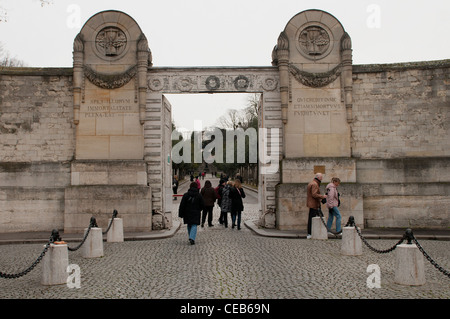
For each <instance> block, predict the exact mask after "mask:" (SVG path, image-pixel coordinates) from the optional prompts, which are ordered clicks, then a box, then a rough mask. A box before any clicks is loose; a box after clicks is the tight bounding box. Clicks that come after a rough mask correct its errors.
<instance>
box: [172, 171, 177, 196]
mask: <svg viewBox="0 0 450 319" xmlns="http://www.w3.org/2000/svg"><path fill="white" fill-rule="evenodd" d="M172 191H173V194H174V195H177V192H178V177H177V175H175V176H174V177H173V179H172ZM173 199H174V200H177V197H176V196H174V197H173Z"/></svg>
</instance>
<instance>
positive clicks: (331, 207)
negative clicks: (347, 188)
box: [326, 177, 342, 234]
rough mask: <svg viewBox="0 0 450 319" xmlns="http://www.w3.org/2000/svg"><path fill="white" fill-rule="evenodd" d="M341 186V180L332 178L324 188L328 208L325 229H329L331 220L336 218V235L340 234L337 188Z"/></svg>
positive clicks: (331, 223)
mask: <svg viewBox="0 0 450 319" xmlns="http://www.w3.org/2000/svg"><path fill="white" fill-rule="evenodd" d="M339 184H341V180H340V179H339V178H337V177H333V178H332V179H331V183H329V184H328V185H327V187H326V190H327V191H326V192H327V207H328V221H327V228H328V230H330V229H331V226H332V225H333V219H334V217H336V233H337V234H341V233H342V227H341V219H342V217H341V212H340V211H339V208H338V207H339V206H340V200H339V192H338V189H337V187H338V186H339Z"/></svg>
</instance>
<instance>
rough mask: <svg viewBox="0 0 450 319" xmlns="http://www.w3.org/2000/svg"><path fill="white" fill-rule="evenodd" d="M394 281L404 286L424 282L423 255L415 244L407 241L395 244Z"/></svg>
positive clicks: (419, 284)
mask: <svg viewBox="0 0 450 319" xmlns="http://www.w3.org/2000/svg"><path fill="white" fill-rule="evenodd" d="M394 282H395V283H396V284H399V285H405V286H421V285H424V284H425V282H426V280H425V265H424V262H423V255H422V253H421V252H420V250H419V248H417V246H416V245H413V244H411V243H408V244H401V245H398V246H397V248H396V255H395V277H394Z"/></svg>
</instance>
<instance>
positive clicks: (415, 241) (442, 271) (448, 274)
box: [412, 235, 450, 278]
mask: <svg viewBox="0 0 450 319" xmlns="http://www.w3.org/2000/svg"><path fill="white" fill-rule="evenodd" d="M412 240H413V241H414V243H415V244H416V246H417V248H419V250H420V252H421V253H422V254H423V255H424V257H425V258H426V259H427V260H428V261H429V262H430V263H431V264H432V265H433V266H434V267H435V268H436V269H437V270H439V271H440V272H441V273H443V274H444V275H446V276H447V277H449V278H450V271H448V270H445V269H444V268H443V267H441V266H439V265H438V264H437V262H435V261H434V260H433V259H432V258H431V257H430V256H429V255H428V254H427V253H426V252H425V250H424V249H423V248H422V246H421V245H420V244H419V242H418V241H417V239H416V237H414V235H412Z"/></svg>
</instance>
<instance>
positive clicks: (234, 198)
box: [230, 179, 245, 230]
mask: <svg viewBox="0 0 450 319" xmlns="http://www.w3.org/2000/svg"><path fill="white" fill-rule="evenodd" d="M230 197H231V202H232V205H231V220H232V221H233V225H232V226H231V227H232V228H234V227H235V226H236V217H237V229H238V230H239V229H241V213H242V211H243V210H244V203H243V202H242V199H243V198H245V192H244V189H243V188H242V185H241V181H240V180H239V179H236V180H235V181H234V187H232V188H231V196H230Z"/></svg>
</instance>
